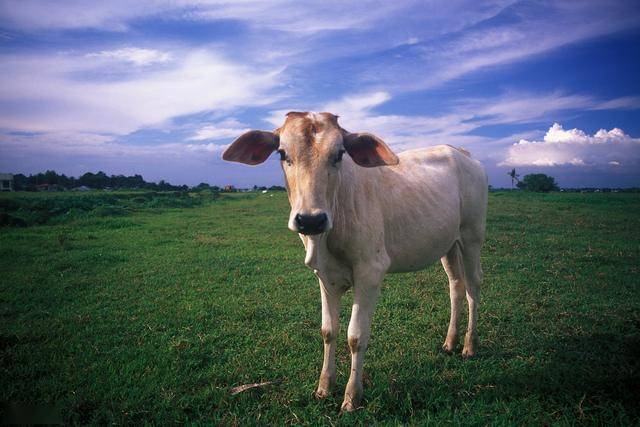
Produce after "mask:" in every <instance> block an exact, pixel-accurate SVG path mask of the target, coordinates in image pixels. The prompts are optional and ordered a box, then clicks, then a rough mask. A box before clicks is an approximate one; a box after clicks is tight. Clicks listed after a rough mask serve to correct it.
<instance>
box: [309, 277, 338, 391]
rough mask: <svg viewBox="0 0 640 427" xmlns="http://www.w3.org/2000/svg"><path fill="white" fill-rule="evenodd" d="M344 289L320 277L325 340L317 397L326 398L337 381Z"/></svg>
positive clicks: (323, 336)
mask: <svg viewBox="0 0 640 427" xmlns="http://www.w3.org/2000/svg"><path fill="white" fill-rule="evenodd" d="M343 293H344V290H343V289H341V288H334V287H332V286H331V285H328V287H327V285H325V283H324V282H323V281H322V279H320V297H321V299H322V327H321V332H322V340H323V341H324V361H323V362H322V372H321V373H320V381H318V389H317V390H316V397H317V398H319V399H322V398H325V397H327V396H328V395H329V393H330V392H331V388H332V387H333V386H334V385H335V382H336V338H337V337H338V333H339V331H340V298H341V297H342V294H343Z"/></svg>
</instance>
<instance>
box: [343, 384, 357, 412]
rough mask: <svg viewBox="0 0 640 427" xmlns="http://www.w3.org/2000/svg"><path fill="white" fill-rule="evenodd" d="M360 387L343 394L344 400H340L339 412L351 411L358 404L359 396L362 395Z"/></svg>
mask: <svg viewBox="0 0 640 427" xmlns="http://www.w3.org/2000/svg"><path fill="white" fill-rule="evenodd" d="M361 390H362V387H360V389H356V390H354V391H353V392H351V393H345V394H344V400H343V401H342V406H341V407H340V413H343V412H353V411H355V410H356V409H358V407H359V406H360V396H362V391H361Z"/></svg>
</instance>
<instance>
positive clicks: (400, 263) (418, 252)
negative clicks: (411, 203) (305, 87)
mask: <svg viewBox="0 0 640 427" xmlns="http://www.w3.org/2000/svg"><path fill="white" fill-rule="evenodd" d="M404 237H405V238H404V239H403V240H396V239H394V241H393V242H392V244H388V245H387V248H386V249H387V254H388V255H389V259H390V267H389V270H388V271H389V273H404V272H409V271H417V270H422V269H424V268H426V267H428V266H430V265H431V264H433V263H435V262H437V261H438V260H439V259H440V258H442V257H443V256H444V255H446V253H447V252H448V251H449V249H451V247H452V246H453V244H454V242H455V241H456V240H457V239H458V233H457V227H451V229H449V230H447V232H446V233H436V234H428V233H416V234H415V235H413V236H404Z"/></svg>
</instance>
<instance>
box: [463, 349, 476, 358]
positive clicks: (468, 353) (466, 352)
mask: <svg viewBox="0 0 640 427" xmlns="http://www.w3.org/2000/svg"><path fill="white" fill-rule="evenodd" d="M477 355H478V354H477V353H476V351H475V350H473V349H470V348H465V349H463V350H462V358H463V359H473V358H475V357H476V356H477Z"/></svg>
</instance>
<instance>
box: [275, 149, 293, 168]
mask: <svg viewBox="0 0 640 427" xmlns="http://www.w3.org/2000/svg"><path fill="white" fill-rule="evenodd" d="M278 154H280V161H281V162H287V163H288V164H291V159H290V158H289V156H287V153H286V152H285V151H284V150H283V149H282V148H281V149H279V150H278Z"/></svg>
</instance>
